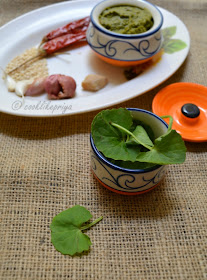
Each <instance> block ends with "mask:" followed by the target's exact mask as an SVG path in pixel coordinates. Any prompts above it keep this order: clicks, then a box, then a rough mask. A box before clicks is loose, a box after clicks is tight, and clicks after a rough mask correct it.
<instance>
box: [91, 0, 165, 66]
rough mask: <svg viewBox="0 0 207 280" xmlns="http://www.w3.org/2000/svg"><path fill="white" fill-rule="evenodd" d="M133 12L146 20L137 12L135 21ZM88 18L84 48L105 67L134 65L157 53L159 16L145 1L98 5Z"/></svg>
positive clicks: (116, 0) (107, 0)
mask: <svg viewBox="0 0 207 280" xmlns="http://www.w3.org/2000/svg"><path fill="white" fill-rule="evenodd" d="M119 9H121V10H119ZM130 9H131V10H132V12H131V11H130ZM134 9H140V11H141V13H142V12H147V13H149V14H150V18H148V15H146V14H144V15H143V14H140V13H139V12H138V16H137V17H136V19H135V15H134V14H133V12H134ZM103 17H104V18H103ZM90 18H91V22H90V25H89V27H88V30H87V41H88V44H89V46H90V47H91V48H92V50H93V51H94V52H95V54H96V55H97V56H99V57H100V58H101V59H102V60H104V61H106V62H107V63H110V64H113V65H116V66H131V65H137V64H139V63H143V62H146V61H147V60H150V59H151V58H152V57H153V56H154V55H156V54H157V53H158V52H159V50H160V49H161V45H162V33H161V27H162V24H163V16H162V13H161V12H160V10H159V9H158V8H157V7H156V6H155V5H153V4H151V3H149V2H147V1H144V0H128V1H126V0H105V1H101V2H99V3H98V4H97V5H96V6H95V7H94V8H93V10H92V12H91V15H90ZM150 21H151V23H150ZM129 24H130V25H129Z"/></svg>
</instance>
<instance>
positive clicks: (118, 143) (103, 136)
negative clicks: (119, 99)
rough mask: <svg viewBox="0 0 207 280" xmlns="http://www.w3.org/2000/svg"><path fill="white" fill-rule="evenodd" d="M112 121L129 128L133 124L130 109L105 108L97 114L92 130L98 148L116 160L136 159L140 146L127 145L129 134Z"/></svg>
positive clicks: (106, 155)
mask: <svg viewBox="0 0 207 280" xmlns="http://www.w3.org/2000/svg"><path fill="white" fill-rule="evenodd" d="M111 123H116V124H117V125H120V126H121V127H123V128H124V129H127V130H129V129H130V128H131V126H132V124H133V122H132V116H131V113H130V111H129V110H127V109H124V108H119V109H112V110H104V111H101V112H100V113H99V114H98V115H96V116H95V118H94V120H93V122H92V127H91V132H92V137H93V140H94V143H95V145H96V147H97V149H98V150H99V151H100V152H102V153H103V154H104V156H105V157H109V158H112V159H115V160H125V161H127V160H129V161H135V160H136V157H137V155H138V154H139V151H140V147H139V146H138V145H135V146H127V144H126V139H127V134H126V133H124V132H123V131H121V130H119V129H117V128H116V127H114V126H113V125H111Z"/></svg>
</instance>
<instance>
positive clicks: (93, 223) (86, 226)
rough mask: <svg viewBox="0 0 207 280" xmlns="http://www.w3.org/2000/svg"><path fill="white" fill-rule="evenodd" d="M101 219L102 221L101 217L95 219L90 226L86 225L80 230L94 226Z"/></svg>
mask: <svg viewBox="0 0 207 280" xmlns="http://www.w3.org/2000/svg"><path fill="white" fill-rule="evenodd" d="M102 219H103V217H102V216H101V217H99V218H98V219H96V220H95V221H93V222H92V223H90V224H88V225H85V226H83V227H81V228H80V229H81V230H86V229H88V228H90V227H92V226H94V225H95V224H97V223H98V222H100V221H101V220H102Z"/></svg>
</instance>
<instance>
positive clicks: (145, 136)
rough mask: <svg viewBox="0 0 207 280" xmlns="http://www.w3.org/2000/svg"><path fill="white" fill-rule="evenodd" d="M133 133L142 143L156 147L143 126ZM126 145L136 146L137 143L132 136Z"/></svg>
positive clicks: (139, 126)
mask: <svg viewBox="0 0 207 280" xmlns="http://www.w3.org/2000/svg"><path fill="white" fill-rule="evenodd" d="M132 133H133V134H134V135H135V136H136V137H137V138H139V139H140V141H141V142H142V143H145V144H147V145H149V146H154V144H153V143H152V141H151V139H150V138H149V136H148V134H147V132H146V130H145V129H144V128H143V127H142V126H141V125H138V126H137V127H136V128H135V130H134V131H133V132H132ZM126 143H127V144H128V145H129V144H134V143H137V142H136V140H135V139H134V138H133V137H132V136H130V138H129V141H127V142H126ZM137 144H140V143H137Z"/></svg>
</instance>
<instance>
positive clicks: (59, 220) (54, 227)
mask: <svg viewBox="0 0 207 280" xmlns="http://www.w3.org/2000/svg"><path fill="white" fill-rule="evenodd" d="M91 218H92V215H91V213H90V212H89V211H88V210H87V209H85V208H84V207H82V206H80V205H76V206H74V207H72V208H69V209H67V210H65V211H63V212H61V213H59V214H58V215H57V216H55V217H54V218H53V220H52V223H51V225H50V229H51V242H52V243H53V245H54V247H55V249H56V250H57V251H59V252H60V253H62V254H64V255H71V256H73V255H75V254H76V253H79V254H80V253H82V252H83V251H88V250H89V248H90V245H91V241H90V238H89V237H88V236H87V235H86V234H84V233H83V232H82V231H84V230H86V229H88V228H90V227H91V226H93V225H94V224H96V223H98V222H99V221H100V220H101V219H102V217H100V218H98V219H97V220H95V221H94V222H92V223H90V224H87V225H85V223H86V222H88V221H89V220H90V219H91Z"/></svg>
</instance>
